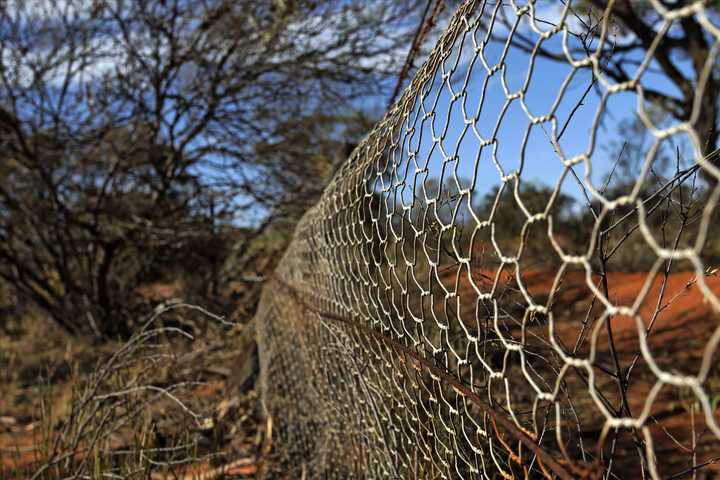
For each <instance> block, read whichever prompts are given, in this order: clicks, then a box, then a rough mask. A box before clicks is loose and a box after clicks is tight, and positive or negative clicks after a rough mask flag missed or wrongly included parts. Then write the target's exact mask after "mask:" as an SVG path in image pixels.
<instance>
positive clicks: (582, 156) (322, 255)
mask: <svg viewBox="0 0 720 480" xmlns="http://www.w3.org/2000/svg"><path fill="white" fill-rule="evenodd" d="M719 9H720V7H719V6H717V5H716V3H715V2H674V3H673V2H660V1H656V0H653V1H641V2H630V1H616V2H612V1H609V2H605V1H600V0H588V1H580V2H570V1H568V2H562V3H561V2H527V3H521V2H490V1H466V2H464V3H462V4H461V5H460V6H459V7H458V10H457V12H456V13H455V15H454V17H453V19H452V20H451V22H450V24H449V25H448V27H447V28H446V30H445V31H444V33H443V34H442V36H441V37H440V38H439V39H438V41H437V44H436V46H435V48H434V49H433V51H432V53H431V54H430V56H429V57H428V59H427V61H426V62H425V64H424V65H423V66H422V67H421V68H420V69H419V70H418V72H417V73H416V75H415V77H414V78H413V80H412V81H411V82H410V84H409V85H408V87H407V88H406V89H405V91H404V93H403V95H402V96H401V98H400V99H399V100H398V101H397V103H396V104H395V105H394V106H393V107H392V108H391V109H390V110H389V111H388V112H387V114H386V115H385V117H384V118H383V119H382V120H381V121H380V122H379V123H378V124H377V126H376V127H375V128H374V130H373V131H372V132H371V133H370V134H369V135H368V136H367V137H366V139H365V140H364V141H363V142H362V143H361V144H360V145H359V146H358V147H357V149H356V150H355V151H354V152H353V154H352V156H351V157H350V159H349V160H348V161H347V162H346V163H345V164H344V165H343V166H342V168H341V169H340V170H339V171H338V173H337V174H336V176H335V177H334V179H333V180H332V182H331V183H330V184H329V185H328V187H327V189H326V191H325V193H324V194H323V196H322V199H321V200H320V202H319V203H318V204H317V205H316V206H315V207H314V208H312V209H311V210H310V211H309V212H307V213H306V215H305V216H304V217H303V219H302V221H301V222H300V224H299V226H298V228H297V231H296V233H295V236H294V239H293V242H292V244H291V246H290V248H289V249H288V250H287V252H286V254H285V256H284V258H283V259H282V261H281V263H280V267H279V269H278V271H277V272H276V274H275V276H274V277H273V279H272V280H271V281H270V282H269V284H268V285H267V286H266V288H265V290H264V293H263V298H262V301H261V305H260V309H259V312H258V319H259V322H258V324H259V325H258V341H259V351H260V361H261V376H262V398H263V404H264V408H265V410H266V413H267V414H268V415H269V416H271V417H272V419H273V425H274V430H275V442H276V443H275V446H276V448H277V455H278V458H277V465H276V466H277V468H279V469H280V470H282V471H284V472H286V473H287V474H288V476H291V477H295V478H299V477H301V476H303V475H305V476H310V477H318V476H322V477H328V478H381V477H390V478H497V477H500V476H502V477H505V478H514V477H531V478H541V477H549V478H555V477H558V478H579V477H583V478H601V477H602V478H711V477H713V476H715V475H719V474H720V469H719V467H718V462H720V409H719V403H720V367H719V366H718V363H720V353H719V350H720V347H719V346H718V344H720V321H719V320H720V301H719V299H718V292H720V278H718V275H717V267H718V266H720V235H719V233H720V232H719V231H718V230H720V221H718V220H720V219H719V218H718V211H717V210H718V209H717V208H716V207H717V203H718V197H719V196H720V188H719V187H718V181H717V180H718V179H719V178H720V170H719V169H718V162H717V160H716V158H717V157H716V154H715V148H716V147H717V145H716V144H717V141H718V135H717V129H716V126H717V120H718V118H717V112H716V110H717V106H716V104H717V93H718V91H720V89H718V84H719V82H720V75H718V62H717V51H718V48H719V47H718V45H719V43H718V39H720V28H719V27H718V26H719V25H720V13H719V12H718V10H719Z"/></svg>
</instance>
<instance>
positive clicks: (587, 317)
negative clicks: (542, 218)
mask: <svg viewBox="0 0 720 480" xmlns="http://www.w3.org/2000/svg"><path fill="white" fill-rule="evenodd" d="M521 271H522V275H521V281H522V283H523V285H524V287H525V288H526V290H527V291H528V293H529V294H530V295H531V296H532V297H533V299H534V301H535V302H536V303H538V304H541V305H543V304H546V302H547V299H548V296H549V295H550V293H551V290H552V287H553V283H554V282H555V279H556V276H557V271H547V270H545V271H543V270H539V269H524V270H521ZM453 273H455V272H453ZM453 273H450V272H446V274H445V275H444V278H443V283H444V284H445V287H446V288H449V289H450V290H452V289H453V288H454V282H455V277H454V276H453ZM497 275H498V273H497V272H494V271H473V272H472V280H473V281H474V282H475V285H476V286H477V287H478V288H479V289H481V291H482V292H489V291H490V290H491V288H492V285H493V282H494V280H495V279H496V276H497ZM499 275H500V276H499V278H498V279H497V280H498V287H497V290H496V297H497V298H499V304H500V307H501V308H503V309H507V310H512V309H513V308H515V318H514V319H513V320H503V321H501V323H502V322H504V323H502V326H503V327H505V328H506V329H507V336H512V337H514V338H515V339H516V340H519V339H520V333H521V328H520V324H521V322H520V321H519V320H520V319H521V318H522V313H519V314H517V312H518V310H522V308H520V307H519V305H525V304H526V302H525V300H524V298H523V296H522V294H521V293H520V291H519V290H518V282H517V278H516V275H515V271H514V270H511V269H507V270H503V271H502V272H500V274H499ZM591 279H592V281H593V282H594V284H595V285H596V286H597V288H598V289H599V290H601V291H604V289H603V288H604V287H603V282H602V281H601V278H600V277H599V276H597V275H594V276H592V277H591ZM561 280H562V282H561V284H560V286H559V287H558V288H557V291H556V292H555V295H554V299H553V302H552V306H551V310H552V312H553V315H554V320H555V330H556V338H557V339H558V340H559V341H560V342H561V343H562V344H563V345H564V346H565V347H566V351H571V350H572V349H573V347H574V346H575V345H576V343H578V339H582V338H583V337H585V339H584V340H583V341H581V342H579V344H580V345H579V347H578V348H577V356H578V357H585V358H586V357H587V355H588V354H589V347H590V343H591V340H590V334H591V333H592V330H593V327H594V326H595V325H597V321H598V319H599V317H600V316H601V315H602V313H603V311H604V306H603V305H602V304H601V303H600V302H599V301H596V302H594V303H593V293H592V291H591V290H590V289H589V288H588V286H587V279H586V274H585V271H584V270H572V271H566V272H564V273H563V275H562V276H561ZM703 280H704V282H705V284H706V285H707V287H708V288H709V290H710V291H711V292H712V294H714V295H716V296H718V295H720V273H715V272H710V273H709V274H706V275H704V276H703ZM646 282H648V275H647V273H623V272H611V273H609V274H608V275H607V292H608V293H607V297H608V298H609V299H610V301H611V303H612V304H614V305H616V306H627V307H630V306H632V305H633V303H634V302H635V301H636V298H637V297H638V294H639V292H640V291H641V290H642V289H643V286H644V285H645V283H646ZM663 285H664V293H662V296H661V291H662V290H663ZM457 293H458V295H459V297H460V299H461V305H462V304H464V305H465V306H466V307H465V308H462V307H461V316H462V318H463V319H466V318H474V316H475V309H474V301H475V300H474V299H475V298H476V294H475V292H474V290H473V288H472V286H471V284H470V281H469V280H468V278H467V273H466V272H461V275H460V279H459V286H458V292H457ZM465 298H468V299H472V300H471V301H469V302H468V301H464V300H465ZM659 298H660V300H659ZM658 305H660V308H659V313H658V314H657V315H655V319H654V321H652V319H653V316H654V313H655V312H656V310H657V309H658ZM638 314H639V315H640V317H641V318H642V320H643V323H644V325H645V327H646V328H647V327H648V326H650V324H651V321H652V328H651V330H650V334H649V336H648V345H649V347H650V351H651V353H652V356H653V359H654V360H655V362H656V363H657V364H658V366H659V367H660V368H661V369H662V370H664V371H666V372H669V373H677V374H685V375H694V374H696V373H697V371H698V369H699V367H700V363H701V361H702V358H703V355H704V354H705V349H706V347H707V343H708V340H709V339H710V336H711V335H712V334H713V332H714V331H716V330H717V329H718V328H719V327H720V313H719V312H715V311H713V308H712V307H711V305H710V303H709V302H708V301H707V300H706V298H705V295H704V294H703V292H702V291H701V289H700V287H699V286H698V279H697V278H696V274H695V272H673V273H670V274H669V275H668V276H667V277H665V276H664V275H663V272H660V273H659V274H657V275H655V277H654V278H653V279H652V281H651V285H650V288H649V289H648V292H647V294H646V296H645V298H644V300H643V301H642V303H641V304H640V307H639V309H638ZM464 321H465V320H464ZM608 322H609V324H610V327H611V329H612V332H613V341H614V348H615V351H616V355H617V358H618V361H619V363H620V367H621V368H622V369H623V371H624V372H626V371H627V368H628V367H629V366H630V365H631V364H632V363H633V361H634V360H635V359H636V357H637V355H638V354H639V352H640V350H639V343H640V342H639V333H638V328H637V324H636V321H635V319H633V318H630V317H627V316H613V317H611V318H610V319H609V320H608ZM583 323H588V324H589V326H588V327H586V328H585V333H581V332H583ZM526 329H527V332H528V334H532V335H535V338H534V339H535V340H539V341H540V342H541V343H542V342H547V341H548V340H549V333H548V324H547V319H543V321H537V322H536V321H533V320H530V321H529V323H528V324H527V327H526ZM598 333H599V335H598V339H597V355H596V363H597V364H598V365H601V366H603V367H604V368H605V369H606V370H608V371H610V372H614V371H615V368H616V367H615V364H614V356H613V354H612V349H611V347H610V343H609V341H608V338H609V335H608V332H607V325H601V329H600V330H599V332H598ZM528 338H530V335H528ZM531 341H532V340H531ZM534 345H535V346H537V345H539V344H538V343H535V344H534ZM545 345H547V343H545ZM528 348H529V349H530V348H533V347H532V346H529V347H528ZM716 350H718V349H716ZM538 351H541V350H538ZM711 360H712V362H711V364H712V365H714V367H713V368H712V371H711V373H710V376H709V377H710V379H711V380H709V381H708V382H707V385H705V391H706V393H707V394H708V397H709V398H710V400H711V401H714V402H715V403H716V409H715V411H714V412H713V413H714V417H715V419H716V422H718V423H720V368H718V365H719V364H720V351H716V352H715V353H714V356H713V358H712V359H711ZM595 373H596V388H597V390H598V391H600V392H602V393H603V394H604V395H605V396H606V397H607V398H608V399H610V400H611V402H612V403H613V404H614V405H618V406H619V405H620V397H619V394H618V387H617V383H616V381H615V379H614V377H612V376H611V375H609V374H607V373H603V372H602V371H601V369H600V368H597V369H595ZM548 377H549V378H548V380H550V381H551V383H552V381H553V379H554V377H553V374H549V375H548ZM656 380H657V378H656V376H655V374H654V373H653V372H652V371H651V370H650V368H649V366H648V365H647V362H646V361H645V359H644V358H643V357H642V356H641V355H640V356H639V357H638V358H637V362H636V364H635V366H634V367H633V370H632V376H631V379H630V382H629V384H628V387H627V399H628V403H629V408H630V411H631V412H632V415H633V416H637V415H638V413H639V412H640V411H641V410H642V409H643V407H644V404H645V401H646V399H647V396H648V394H649V392H650V390H651V388H652V387H653V385H655V383H656ZM567 384H568V386H567V388H568V390H569V391H570V392H572V395H573V396H574V395H575V394H577V398H578V399H581V400H579V401H581V402H582V401H584V402H585V404H589V402H591V400H590V397H589V396H588V395H587V393H586V392H587V386H586V385H585V384H584V383H582V382H581V381H580V380H579V378H578V377H573V379H572V380H568V382H567ZM576 401H578V400H576ZM693 404H694V405H693ZM591 409H594V407H591ZM594 410H596V409H594ZM650 412H651V417H650V418H651V421H650V422H649V423H648V425H649V428H650V430H651V432H652V437H653V441H654V445H655V452H656V454H657V455H658V464H659V466H660V467H665V468H664V469H663V468H660V475H661V477H664V476H667V475H670V474H674V473H677V472H680V471H682V470H684V469H686V468H688V467H689V466H690V465H691V463H690V460H689V459H691V458H692V454H691V453H688V452H691V451H692V437H693V435H692V431H693V430H694V431H695V451H696V456H697V463H701V462H703V461H708V460H711V459H713V458H716V457H719V458H718V459H717V460H716V461H714V462H712V463H711V464H710V465H708V466H706V467H705V468H703V469H702V471H701V472H702V474H703V475H705V474H709V475H711V476H712V478H715V476H718V477H720V440H718V439H717V438H716V437H715V436H714V435H713V434H712V433H711V432H709V431H707V430H706V429H705V418H704V414H703V412H702V410H700V409H699V405H698V404H697V403H694V396H693V394H692V393H691V392H689V391H688V390H685V391H682V390H681V389H678V388H675V387H672V386H665V387H663V389H662V390H661V392H660V394H659V395H658V397H657V398H656V400H655V401H654V403H653V404H652V406H651V410H650ZM580 415H581V417H582V418H581V420H582V422H583V423H584V425H583V428H584V429H585V430H586V431H587V432H588V433H587V434H583V436H586V435H587V436H589V437H590V438H589V439H588V440H590V444H591V445H592V444H593V442H595V441H596V440H597V434H598V433H599V430H600V428H601V426H602V421H603V417H602V416H601V415H599V414H598V412H597V411H595V412H587V411H586V412H585V413H582V412H581V413H580ZM589 432H595V433H589ZM593 437H594V438H593ZM626 437H627V438H625V439H624V440H621V441H620V442H619V446H620V447H623V448H627V449H629V452H630V453H629V454H628V455H626V457H627V461H628V462H629V463H628V464H627V465H626V466H625V468H628V469H630V470H632V469H633V466H632V465H633V463H632V462H637V456H636V455H635V454H634V453H633V449H634V448H635V447H634V446H633V445H632V440H631V439H630V438H629V435H626ZM588 440H586V442H587V441H588ZM586 445H587V443H586ZM680 445H682V447H681V446H680ZM682 449H686V450H685V451H683V450H682ZM619 463H620V464H622V460H620V462H619ZM630 470H626V471H630ZM636 473H637V474H638V475H639V471H638V472H636ZM698 474H699V476H698V477H697V478H706V477H703V476H702V475H700V472H699V473H698ZM628 478H630V477H628ZM688 478H690V477H688ZM707 478H711V477H707Z"/></svg>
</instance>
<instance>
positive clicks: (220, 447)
mask: <svg viewBox="0 0 720 480" xmlns="http://www.w3.org/2000/svg"><path fill="white" fill-rule="evenodd" d="M193 328H194V329H195V331H193V333H194V338H195V339H194V340H193V341H177V340H173V339H161V340H159V341H158V342H157V345H164V343H163V342H167V345H168V346H170V347H171V348H169V349H168V351H171V352H172V356H173V363H172V366H171V367H169V368H158V367H157V365H155V364H147V365H142V364H141V365H139V366H134V367H133V369H134V370H128V371H136V370H137V368H140V369H146V370H148V371H149V372H145V373H144V376H143V378H144V379H146V382H147V383H148V384H151V385H156V386H166V385H170V384H173V383H181V382H185V383H186V384H187V385H186V386H185V387H183V388H178V389H176V390H172V392H173V395H174V396H176V397H177V399H178V400H179V401H181V402H182V404H183V406H184V407H185V408H187V409H188V410H189V411H192V412H193V415H196V417H197V418H194V419H190V420H192V421H189V420H188V415H187V414H185V412H183V411H182V408H179V406H178V404H177V403H176V402H173V401H168V399H167V398H160V399H159V400H157V401H152V402H147V405H146V407H142V408H141V409H140V410H138V412H139V414H138V415H137V417H136V418H131V421H130V422H129V424H126V425H125V426H124V427H122V428H118V429H117V431H115V432H113V433H112V435H110V436H109V437H108V438H106V439H104V440H103V441H102V442H101V444H100V447H98V448H101V449H102V450H101V451H102V452H103V458H105V457H107V458H111V457H113V454H120V453H122V452H123V451H125V450H128V449H130V448H131V446H132V445H135V444H137V442H138V436H139V435H141V436H143V438H149V440H147V441H145V440H144V441H145V443H146V444H147V445H150V446H152V447H153V448H155V449H156V451H161V450H162V448H161V447H167V446H170V445H175V444H176V443H181V441H182V443H183V444H187V445H191V447H189V448H186V449H184V450H183V455H182V456H183V458H180V457H181V455H178V456H177V458H166V457H162V458H161V456H160V455H159V454H158V455H157V456H156V458H155V460H167V461H166V462H165V463H166V464H171V466H158V467H157V468H156V467H155V466H153V465H152V464H150V463H149V462H147V463H146V464H145V467H146V468H145V471H143V472H142V475H140V476H138V477H137V478H152V479H158V480H159V479H164V478H173V479H183V478H188V479H190V478H205V479H210V478H220V477H223V478H252V477H254V476H255V473H256V472H257V469H258V457H259V455H260V451H261V450H262V449H263V448H265V447H264V444H265V443H266V442H267V440H268V439H267V438H266V437H267V436H266V430H267V428H266V425H264V424H263V422H262V421H261V420H260V417H259V415H258V410H257V406H258V402H257V395H256V392H255V388H254V387H255V386H254V380H255V373H256V372H255V371H254V370H255V369H256V365H253V366H251V367H250V368H249V369H248V367H243V365H241V364H240V362H245V361H246V357H247V356H246V355H244V353H245V352H243V348H248V347H247V345H245V344H244V343H243V338H244V335H243V326H242V325H241V326H238V327H226V326H219V325H216V324H213V323H212V322H207V321H205V322H197V323H196V324H195V325H194V326H193ZM245 336H247V335H245ZM122 345H123V343H122V342H103V343H96V342H92V341H87V340H84V339H78V338H72V337H70V336H67V335H65V334H64V333H63V332H62V331H61V330H59V329H57V328H56V327H55V326H54V325H53V324H52V323H51V322H50V321H48V320H47V319H44V318H42V317H41V316H39V315H37V314H35V315H31V314H26V315H24V316H23V317H22V318H19V319H15V320H14V321H9V322H6V323H5V325H4V328H2V329H0V385H1V386H2V388H1V390H2V392H1V394H0V479H15V478H29V477H30V476H32V474H33V472H35V471H36V470H37V469H38V467H39V466H41V465H42V464H43V462H45V461H46V460H47V458H48V455H49V452H51V451H52V449H53V447H54V445H55V444H56V443H55V442H56V440H57V439H58V436H60V435H61V432H63V431H66V430H64V427H65V426H66V425H67V423H68V422H69V418H71V417H70V413H71V411H72V407H73V405H74V404H77V402H78V400H79V398H80V397H81V396H82V392H83V391H84V389H85V388H87V379H88V378H89V376H91V375H92V373H93V372H94V371H96V370H97V368H98V366H101V365H103V364H104V363H103V362H105V361H107V359H108V358H109V357H110V356H111V355H112V354H113V352H116V351H117V350H118V349H119V348H121V347H122ZM148 358H150V357H148ZM248 370H249V371H248ZM125 374H126V372H123V375H125ZM238 375H239V376H240V377H241V378H238ZM113 381H115V380H113ZM103 388H105V387H104V386H103ZM138 398H140V397H138ZM153 398H154V397H153ZM143 401H144V400H143ZM71 431H72V430H71ZM60 445H61V446H65V443H62V442H61V443H60ZM78 450H80V451H81V452H82V449H81V448H80V449H78ZM93 454H97V453H96V452H93ZM84 455H89V453H87V452H86V453H79V454H77V455H76V456H78V457H82V456H84ZM41 478H46V477H41ZM49 478H52V475H49ZM93 478H94V477H93Z"/></svg>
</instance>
